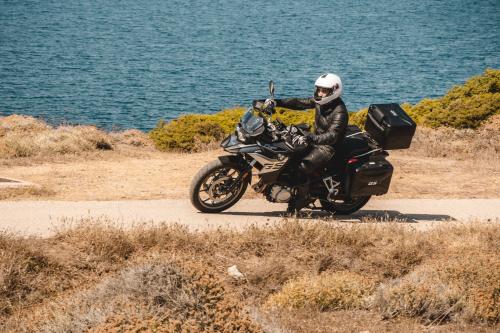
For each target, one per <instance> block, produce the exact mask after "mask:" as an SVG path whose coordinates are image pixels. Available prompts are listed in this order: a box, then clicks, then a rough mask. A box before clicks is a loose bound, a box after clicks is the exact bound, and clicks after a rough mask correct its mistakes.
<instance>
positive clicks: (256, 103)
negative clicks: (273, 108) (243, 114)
mask: <svg viewBox="0 0 500 333" xmlns="http://www.w3.org/2000/svg"><path fill="white" fill-rule="evenodd" d="M264 101H265V100H263V99H254V100H253V101H252V106H253V107H254V108H256V109H260V108H261V107H262V106H263V105H264Z"/></svg>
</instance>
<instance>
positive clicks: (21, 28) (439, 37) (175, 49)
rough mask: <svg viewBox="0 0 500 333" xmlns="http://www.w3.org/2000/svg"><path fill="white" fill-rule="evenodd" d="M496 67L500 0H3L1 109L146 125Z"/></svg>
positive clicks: (414, 90)
mask: <svg viewBox="0 0 500 333" xmlns="http://www.w3.org/2000/svg"><path fill="white" fill-rule="evenodd" d="M487 67H493V68H500V1H499V0H481V1H474V0H441V1H435V0H421V1H404V0H378V1H373V0H359V1H349V0H340V1H331V0H316V1H289V0H274V1H262V0H254V1H237V0H198V1H192V2H189V1H178V0H166V1H165V0H149V1H140V2H139V1H131V0H122V1H118V0H106V1H104V0H93V1H80V0H64V1H54V0H45V1H22V0H17V1H15V0H12V1H8V0H0V115H8V114H12V113H22V114H29V115H34V116H37V117H42V118H44V119H46V120H48V121H50V122H52V123H61V122H64V123H78V124H96V125H98V126H100V127H103V128H108V129H109V128H129V127H133V128H139V129H143V130H146V129H151V128H152V127H154V126H155V124H156V122H157V121H158V120H159V119H160V118H163V119H172V118H174V117H177V116H178V115H180V114H186V113H213V112H216V111H218V110H220V109H223V108H227V107H231V106H235V105H248V104H249V103H250V102H251V100H252V99H254V98H262V97H266V95H267V82H268V80H269V79H273V80H274V81H275V82H276V92H277V96H278V97H291V96H300V97H305V96H310V95H311V94H312V90H313V83H314V80H315V79H316V77H317V76H318V75H320V74H322V73H323V72H327V71H329V72H334V73H338V74H339V75H340V76H341V77H342V79H343V81H344V87H345V94H344V100H345V102H346V104H347V107H348V108H349V110H351V111H355V110H357V109H359V108H362V107H366V106H367V105H369V104H370V103H375V102H403V101H407V102H410V103H415V102H418V101H419V100H420V99H422V98H424V97H436V96H440V95H442V94H444V93H445V92H446V91H447V90H448V89H449V88H451V87H452V86H453V85H455V84H460V83H463V82H464V81H465V80H466V79H467V78H468V77H470V76H472V75H478V74H480V73H482V72H483V71H484V69H486V68H487Z"/></svg>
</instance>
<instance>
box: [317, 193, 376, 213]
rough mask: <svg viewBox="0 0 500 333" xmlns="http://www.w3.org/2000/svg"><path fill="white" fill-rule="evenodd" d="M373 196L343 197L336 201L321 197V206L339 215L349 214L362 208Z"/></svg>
mask: <svg viewBox="0 0 500 333" xmlns="http://www.w3.org/2000/svg"><path fill="white" fill-rule="evenodd" d="M370 198H371V196H365V197H357V198H349V199H341V200H335V201H333V202H332V201H328V200H323V199H320V201H319V202H320V203H321V207H322V208H323V209H324V210H327V211H329V212H331V213H334V214H338V215H349V214H352V213H354V212H356V211H358V210H360V209H361V208H362V207H363V206H364V205H366V203H367V202H368V200H370Z"/></svg>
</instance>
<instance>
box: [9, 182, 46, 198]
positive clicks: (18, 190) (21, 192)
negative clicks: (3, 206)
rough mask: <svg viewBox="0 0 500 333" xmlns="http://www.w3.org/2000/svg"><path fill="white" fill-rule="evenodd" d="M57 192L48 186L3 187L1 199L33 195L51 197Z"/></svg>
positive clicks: (30, 196)
mask: <svg viewBox="0 0 500 333" xmlns="http://www.w3.org/2000/svg"><path fill="white" fill-rule="evenodd" d="M54 194H55V192H54V191H53V190H52V189H50V188H48V187H47V186H39V185H29V186H21V187H8V188H2V189H1V191H0V200H9V199H12V198H16V199H20V198H32V197H45V198H47V197H51V196H53V195H54Z"/></svg>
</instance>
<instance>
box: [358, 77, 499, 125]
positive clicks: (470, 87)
mask: <svg viewBox="0 0 500 333" xmlns="http://www.w3.org/2000/svg"><path fill="white" fill-rule="evenodd" d="M402 107H403V109H404V110H405V111H406V112H407V113H408V114H409V115H410V117H412V119H413V120H414V121H415V122H416V123H417V124H419V125H423V126H427V127H432V128H436V127H452V128H473V129H474V128H478V127H479V126H481V125H482V124H484V123H486V121H487V120H488V119H489V118H490V117H492V116H493V115H498V114H500V70H497V69H487V70H486V71H485V72H484V73H483V74H482V75H479V76H475V77H472V78H470V79H469V80H467V82H465V83H464V84H463V85H457V86H455V87H453V88H452V89H450V90H449V91H448V92H447V94H446V95H444V96H443V97H441V98H437V99H428V98H426V99H423V100H422V101H420V102H419V103H417V104H416V105H413V106H412V105H410V104H406V103H405V104H403V105H402ZM366 113H367V109H362V110H360V111H358V112H355V113H351V114H350V120H351V122H352V123H353V124H355V125H358V126H360V127H363V125H364V123H365V120H366Z"/></svg>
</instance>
